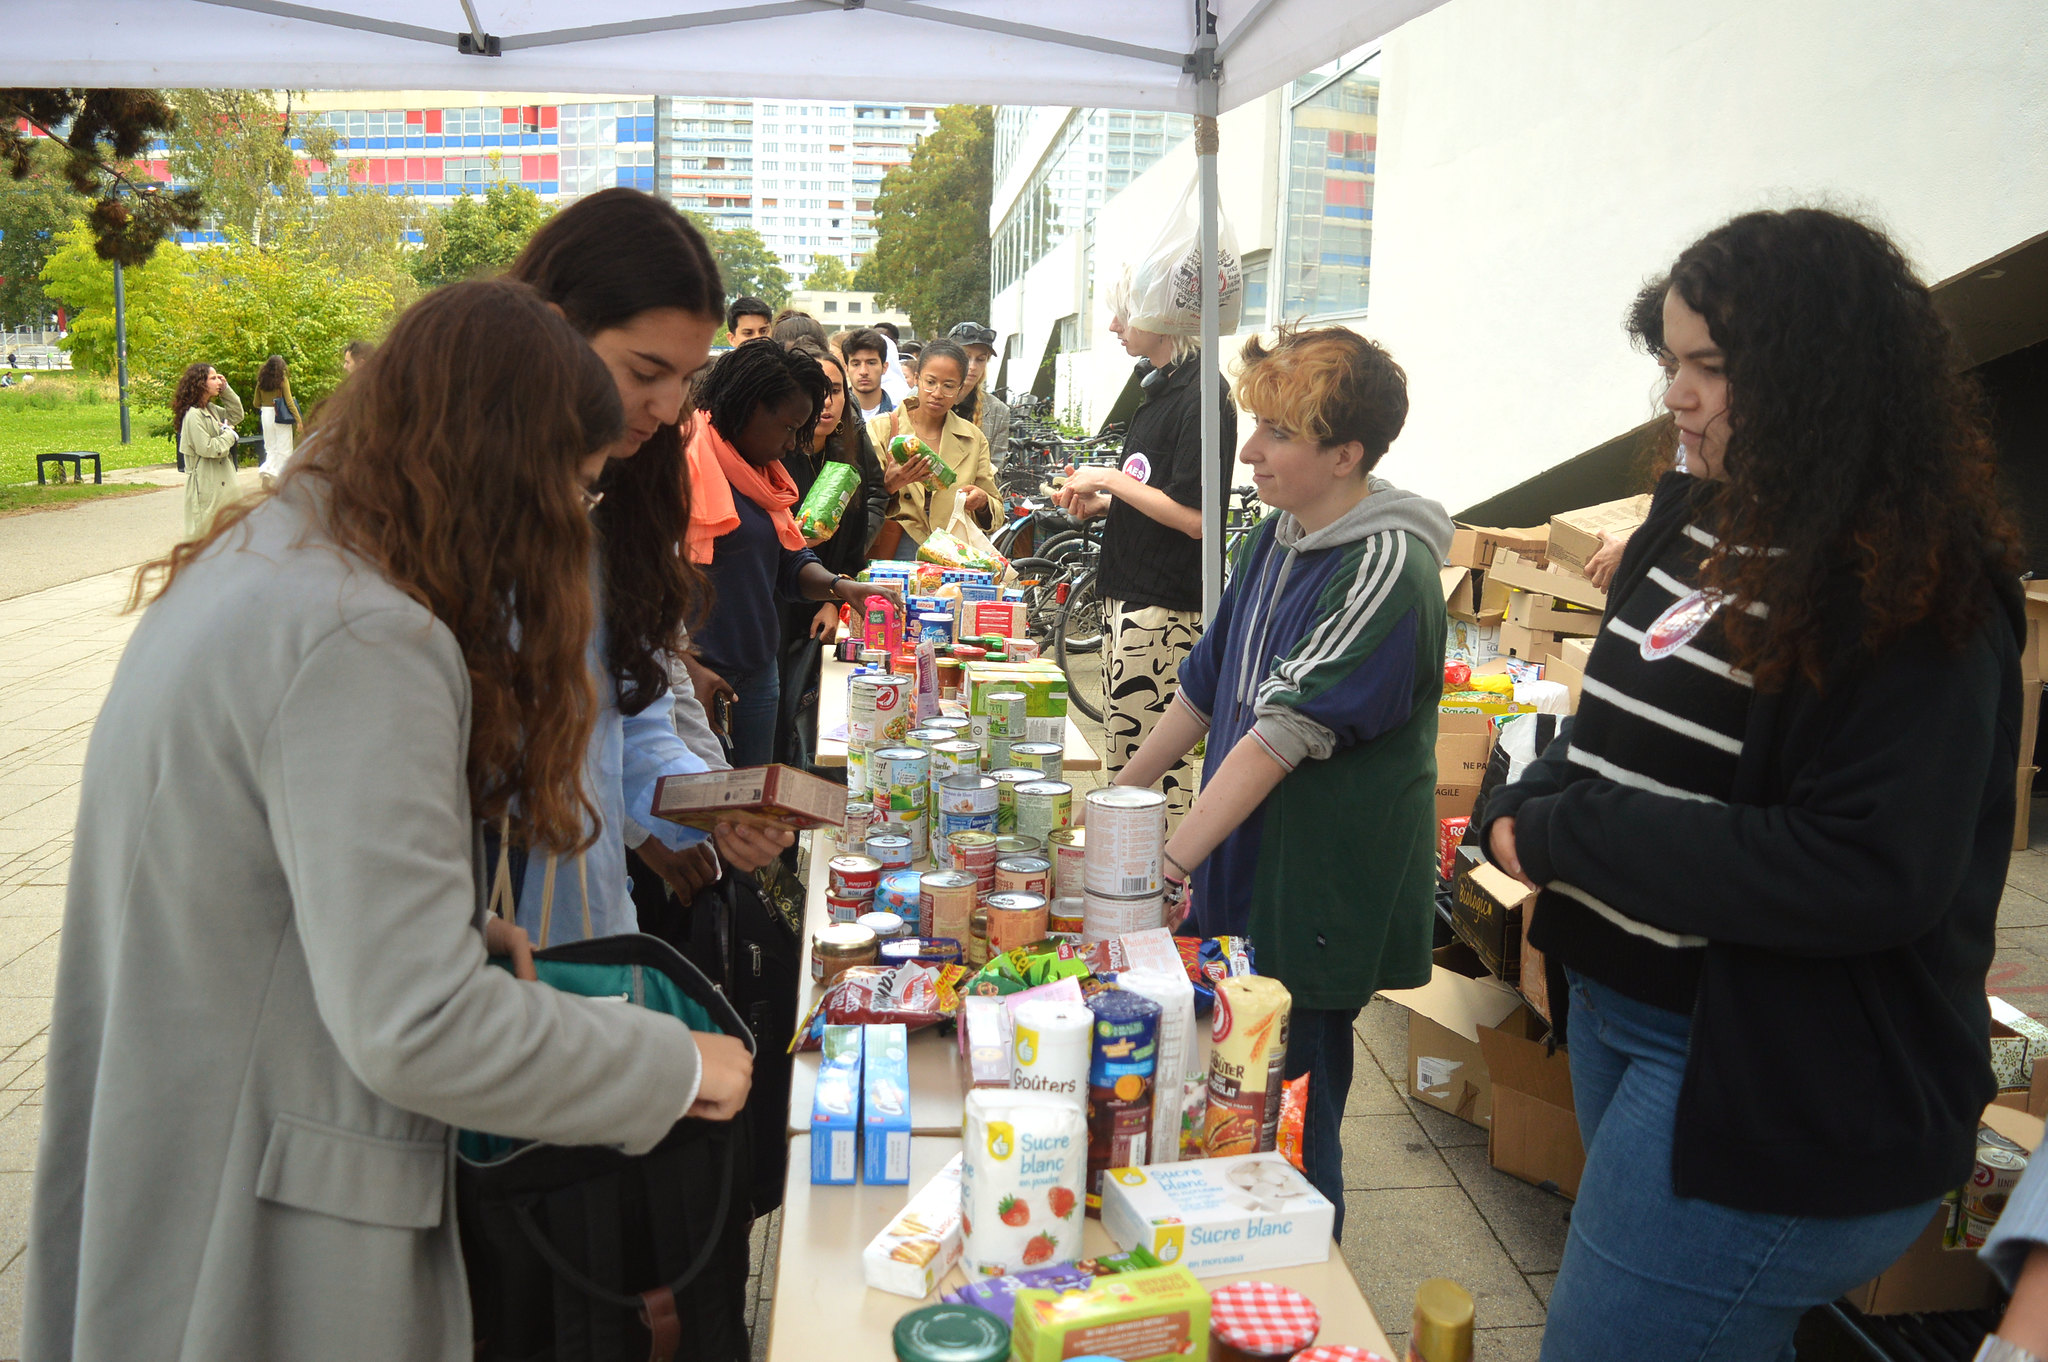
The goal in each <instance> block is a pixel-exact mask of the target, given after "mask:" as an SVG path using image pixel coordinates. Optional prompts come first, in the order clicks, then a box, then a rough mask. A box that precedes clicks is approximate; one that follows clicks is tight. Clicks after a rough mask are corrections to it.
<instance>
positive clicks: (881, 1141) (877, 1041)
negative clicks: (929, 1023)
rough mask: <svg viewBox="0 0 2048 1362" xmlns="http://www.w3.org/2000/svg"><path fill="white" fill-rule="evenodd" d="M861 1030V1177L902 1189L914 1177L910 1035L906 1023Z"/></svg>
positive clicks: (874, 1182)
mask: <svg viewBox="0 0 2048 1362" xmlns="http://www.w3.org/2000/svg"><path fill="white" fill-rule="evenodd" d="M861 1029H862V1032H863V1034H862V1036H861V1067H860V1073H861V1079H860V1143H861V1171H860V1180H861V1181H862V1182H865V1183H867V1184H868V1185H869V1186H871V1187H892V1186H893V1187H901V1186H903V1185H904V1184H905V1183H907V1182H909V1181H910V1033H909V1032H908V1031H907V1030H906V1029H905V1028H904V1025H903V1023H902V1022H888V1023H875V1024H870V1025H868V1026H865V1027H863V1028H861Z"/></svg>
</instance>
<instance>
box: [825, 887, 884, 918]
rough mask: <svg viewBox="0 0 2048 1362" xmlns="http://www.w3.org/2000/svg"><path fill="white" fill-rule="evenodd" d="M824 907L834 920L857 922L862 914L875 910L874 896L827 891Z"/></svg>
mask: <svg viewBox="0 0 2048 1362" xmlns="http://www.w3.org/2000/svg"><path fill="white" fill-rule="evenodd" d="M825 908H826V910H827V911H828V912H830V913H831V915H832V920H833V921H834V922H858V921H860V920H861V918H862V916H863V915H865V914H867V913H871V912H873V911H874V910H875V896H874V895H873V894H866V895H862V896H859V897H855V896H850V895H842V894H833V893H829V892H828V893H827V894H826V895H825Z"/></svg>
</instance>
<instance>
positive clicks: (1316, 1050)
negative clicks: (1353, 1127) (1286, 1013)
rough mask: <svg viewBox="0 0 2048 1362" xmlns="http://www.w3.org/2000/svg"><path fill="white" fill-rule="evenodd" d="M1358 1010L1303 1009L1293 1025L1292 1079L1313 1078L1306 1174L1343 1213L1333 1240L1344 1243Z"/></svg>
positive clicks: (1304, 1139)
mask: <svg viewBox="0 0 2048 1362" xmlns="http://www.w3.org/2000/svg"><path fill="white" fill-rule="evenodd" d="M1357 1020H1358V1009H1357V1008H1355V1007H1354V1008H1351V1009H1349V1010H1345V1009H1343V1008H1334V1009H1329V1008H1318V1007H1297V1008H1295V1009H1294V1012H1293V1015H1292V1016H1291V1017H1289V1019H1288V1022H1287V1079H1288V1081H1289V1082H1293V1081H1294V1080H1295V1079H1297V1078H1299V1077H1301V1076H1302V1075H1303V1074H1307V1075H1308V1110H1307V1111H1306V1112H1304V1113H1302V1125H1301V1162H1302V1172H1303V1173H1304V1174H1305V1175H1306V1176H1307V1178H1308V1180H1309V1183H1310V1185H1311V1186H1313V1187H1314V1188H1315V1189H1316V1190H1317V1191H1318V1192H1321V1193H1322V1194H1323V1195H1324V1196H1326V1197H1328V1198H1329V1199H1330V1202H1331V1204H1332V1205H1334V1206H1335V1207H1336V1208H1337V1220H1336V1223H1335V1224H1333V1225H1332V1226H1331V1227H1330V1237H1331V1238H1332V1239H1335V1240H1337V1241H1338V1242H1340V1243H1341V1242H1342V1241H1343V1239H1344V1145H1343V1141H1342V1136H1343V1133H1344V1103H1345V1102H1346V1101H1347V1100H1348V1099H1349V1098H1350V1096H1351V1060H1352V1056H1353V1054H1354V1053H1355V1052H1354V1051H1353V1049H1352V1045H1353V1040H1352V1036H1351V1024H1352V1023H1353V1022H1354V1021H1357Z"/></svg>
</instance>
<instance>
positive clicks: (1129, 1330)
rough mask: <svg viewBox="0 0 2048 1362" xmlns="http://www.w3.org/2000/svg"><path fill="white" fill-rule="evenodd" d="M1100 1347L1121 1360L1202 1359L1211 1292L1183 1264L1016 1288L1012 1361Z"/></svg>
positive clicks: (1048, 1359) (1039, 1361) (1043, 1361)
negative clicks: (1070, 1285) (1056, 1287)
mask: <svg viewBox="0 0 2048 1362" xmlns="http://www.w3.org/2000/svg"><path fill="white" fill-rule="evenodd" d="M1093 1354H1101V1355H1104V1356H1108V1357H1117V1358H1122V1359H1124V1362H1189V1360H1190V1359H1192V1362H1203V1360H1204V1359H1206V1358H1207V1357H1208V1356H1209V1293H1208V1292H1206V1291H1204V1290H1203V1289H1202V1284H1201V1283H1200V1282H1198V1281H1196V1280H1195V1274H1194V1273H1192V1272H1190V1271H1188V1270H1187V1269H1186V1268H1184V1267H1155V1268H1147V1269H1145V1270H1144V1271H1142V1272H1118V1273H1115V1274H1113V1275H1111V1276H1107V1277H1097V1278H1096V1279H1095V1282H1094V1284H1093V1285H1092V1286H1090V1287H1089V1288H1088V1289H1087V1290H1085V1291H1068V1292H1064V1293H1061V1292H1053V1291H1019V1292H1018V1293H1017V1312H1016V1316H1015V1318H1014V1320H1013V1321H1012V1323H1011V1326H1010V1359H1011V1362H1055V1359H1058V1358H1062V1357H1082V1356H1088V1355H1093Z"/></svg>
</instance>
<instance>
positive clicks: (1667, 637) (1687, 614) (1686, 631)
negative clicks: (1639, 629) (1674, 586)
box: [1636, 591, 1728, 662]
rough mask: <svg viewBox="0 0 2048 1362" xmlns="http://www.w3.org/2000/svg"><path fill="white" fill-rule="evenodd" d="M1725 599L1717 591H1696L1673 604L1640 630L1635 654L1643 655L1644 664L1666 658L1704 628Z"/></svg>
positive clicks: (1724, 602)
mask: <svg viewBox="0 0 2048 1362" xmlns="http://www.w3.org/2000/svg"><path fill="white" fill-rule="evenodd" d="M1727 600H1728V598H1727V597H1726V596H1723V595H1721V594H1720V593H1718V592H1713V591H1695V592H1693V593H1692V594H1691V595H1689V596H1683V597H1681V598H1679V599H1678V600H1676V601H1673V602H1672V603H1671V604H1670V606H1668V607H1667V608H1666V609H1665V611H1664V613H1663V614H1661V615H1659V616H1657V618H1656V619H1655V620H1653V621H1651V623H1650V627H1649V628H1648V629H1646V630H1644V631H1643V641H1642V643H1641V644H1639V645H1637V649H1636V651H1638V652H1640V653H1641V654H1642V655H1643V660H1644V661H1645V662H1656V661H1658V660H1660V659H1662V658H1667V657H1669V656H1671V655H1672V654H1673V653H1675V652H1677V651H1678V650H1679V649H1680V648H1683V647H1684V646H1685V645H1686V644H1688V643H1690V642H1692V641H1693V640H1694V639H1696V638H1698V637H1699V635H1700V630H1702V629H1704V628H1706V627H1707V622H1708V621H1709V620H1711V619H1713V618H1714V616H1715V615H1716V614H1718V613H1720V610H1721V607H1722V606H1723V605H1725V604H1726V603H1727Z"/></svg>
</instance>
